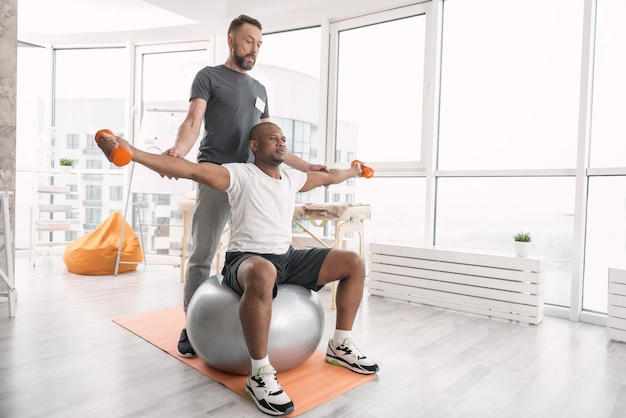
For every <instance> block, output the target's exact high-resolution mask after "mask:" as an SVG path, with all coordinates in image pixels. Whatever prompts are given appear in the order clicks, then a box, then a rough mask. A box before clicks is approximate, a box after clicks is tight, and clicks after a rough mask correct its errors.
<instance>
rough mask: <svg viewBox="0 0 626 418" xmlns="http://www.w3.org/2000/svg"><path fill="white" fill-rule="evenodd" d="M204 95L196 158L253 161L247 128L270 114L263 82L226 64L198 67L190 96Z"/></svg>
mask: <svg viewBox="0 0 626 418" xmlns="http://www.w3.org/2000/svg"><path fill="white" fill-rule="evenodd" d="M196 98H200V99H204V100H206V102H207V109H206V113H205V115H204V127H205V128H204V129H205V130H204V137H203V138H202V142H200V148H199V153H198V162H209V161H210V162H213V163H217V164H223V163H232V162H236V163H245V162H252V161H254V156H253V155H252V151H251V150H250V144H249V136H250V129H252V127H253V126H254V125H256V124H257V123H259V121H260V120H261V119H265V118H269V107H268V104H267V92H266V91H265V87H264V86H263V84H261V83H260V82H258V81H257V80H255V79H254V78H252V77H250V76H249V75H247V74H242V73H239V72H237V71H233V70H231V69H230V68H228V67H226V66H225V65H218V66H217V67H205V68H203V69H201V70H200V71H198V73H197V74H196V77H195V78H194V80H193V83H192V85H191V99H196Z"/></svg>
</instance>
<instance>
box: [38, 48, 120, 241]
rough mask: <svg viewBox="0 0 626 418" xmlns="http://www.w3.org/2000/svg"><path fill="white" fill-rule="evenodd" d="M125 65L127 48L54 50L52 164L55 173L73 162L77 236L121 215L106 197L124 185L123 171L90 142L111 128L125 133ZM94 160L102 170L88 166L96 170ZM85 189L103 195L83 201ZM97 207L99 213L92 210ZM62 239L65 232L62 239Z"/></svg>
mask: <svg viewBox="0 0 626 418" xmlns="http://www.w3.org/2000/svg"><path fill="white" fill-rule="evenodd" d="M97 63H106V65H98V64H97ZM127 63H128V51H127V50H126V49H125V48H96V49H64V50H56V51H55V72H54V74H55V80H54V92H55V97H54V103H53V104H54V119H53V125H54V137H53V139H52V152H51V155H52V164H51V165H52V166H53V167H54V168H55V169H56V168H57V167H58V164H59V159H60V158H69V159H71V160H73V161H74V173H75V175H74V176H73V177H71V179H72V180H71V182H70V181H69V180H68V181H67V183H68V185H69V186H70V187H71V188H72V192H73V193H75V195H76V196H75V197H74V198H75V199H76V200H77V201H78V202H77V204H76V205H75V206H77V207H78V208H79V212H80V215H79V219H80V220H81V231H80V232H79V234H78V235H81V234H82V233H88V232H90V231H92V230H93V229H95V228H96V227H97V226H98V225H100V223H102V221H103V220H104V219H105V218H107V217H108V216H109V214H110V213H111V212H112V211H120V212H122V211H123V205H122V202H120V201H112V200H111V199H110V198H109V190H110V189H111V187H110V186H120V187H121V186H123V185H124V176H123V173H124V171H123V170H121V169H120V168H117V167H115V166H113V165H112V164H110V163H109V162H108V160H107V159H106V158H105V157H104V155H102V153H101V152H100V150H99V149H98V148H97V147H96V144H95V142H94V140H93V138H94V134H95V133H96V132H97V131H98V130H99V129H110V130H111V131H113V132H115V133H116V134H118V135H122V136H124V135H125V134H126V132H125V123H126V113H125V112H126V109H127V102H126V98H127V96H128V85H129V68H128V65H127ZM76 141H78V146H77V147H76V144H75V143H76ZM96 161H101V162H102V167H104V169H103V170H92V169H90V168H87V167H93V166H95V165H96V164H95V162H96ZM96 166H97V165H96ZM77 169H78V171H76V170H77ZM105 173H106V175H105ZM66 177H67V175H66ZM60 181H65V180H64V178H62V177H59V176H53V177H52V178H51V179H50V180H49V182H60ZM88 189H90V190H95V189H98V190H101V191H102V193H101V194H100V195H99V198H95V199H91V198H88V197H87V196H88V194H87V192H86V191H87V190H88ZM95 208H98V209H99V210H98V211H93V210H92V209H95ZM88 213H89V214H92V213H98V214H99V216H97V217H96V216H91V215H89V216H88ZM66 237H67V235H65V234H64V238H63V239H65V238H66Z"/></svg>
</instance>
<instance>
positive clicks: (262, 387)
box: [246, 365, 294, 415]
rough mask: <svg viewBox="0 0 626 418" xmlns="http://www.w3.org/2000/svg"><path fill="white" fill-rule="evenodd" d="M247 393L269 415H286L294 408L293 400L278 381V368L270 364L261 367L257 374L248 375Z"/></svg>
mask: <svg viewBox="0 0 626 418" xmlns="http://www.w3.org/2000/svg"><path fill="white" fill-rule="evenodd" d="M246 395H248V397H250V399H252V400H253V401H254V403H256V406H257V407H258V408H259V409H260V410H261V411H263V412H265V413H266V414H269V415H285V414H288V413H290V412H293V409H294V407H293V402H292V401H291V399H290V398H289V396H287V394H286V393H285V392H284V391H283V388H282V387H281V386H280V383H278V379H277V378H276V370H274V368H273V367H272V366H270V365H267V366H263V367H261V368H259V371H258V373H257V374H256V375H254V376H252V375H250V376H248V380H247V382H246Z"/></svg>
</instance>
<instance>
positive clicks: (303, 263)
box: [222, 247, 330, 297]
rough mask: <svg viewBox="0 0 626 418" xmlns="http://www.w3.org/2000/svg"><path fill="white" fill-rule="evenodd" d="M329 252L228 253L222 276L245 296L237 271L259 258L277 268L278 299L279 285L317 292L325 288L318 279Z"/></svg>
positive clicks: (324, 250)
mask: <svg viewBox="0 0 626 418" xmlns="http://www.w3.org/2000/svg"><path fill="white" fill-rule="evenodd" d="M329 251H330V248H311V249H306V250H296V249H294V248H293V247H289V250H288V251H287V252H286V253H285V254H257V253H246V252H232V251H231V252H227V253H226V262H225V263H224V268H223V269H222V275H223V276H224V281H225V282H226V283H228V285H229V286H230V287H231V288H232V289H233V290H234V291H235V292H237V293H239V294H240V295H241V294H243V289H242V288H241V286H239V282H237V269H238V268H239V265H240V264H241V263H242V262H243V261H244V260H245V259H246V258H250V257H253V256H259V257H263V258H264V259H266V260H268V261H270V262H272V264H274V266H275V267H276V283H275V284H274V297H276V292H277V291H278V285H281V284H287V283H289V284H298V285H300V286H304V287H306V288H307V289H311V290H314V291H316V292H317V291H318V290H320V289H321V288H322V287H324V286H318V285H317V279H318V277H319V273H320V269H321V268H322V264H323V263H324V260H325V259H326V255H327V254H328V252H329Z"/></svg>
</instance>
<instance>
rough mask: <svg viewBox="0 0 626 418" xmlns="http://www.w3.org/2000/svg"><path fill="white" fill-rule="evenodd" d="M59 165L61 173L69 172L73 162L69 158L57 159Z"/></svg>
mask: <svg viewBox="0 0 626 418" xmlns="http://www.w3.org/2000/svg"><path fill="white" fill-rule="evenodd" d="M59 165H60V166H61V171H63V172H69V171H70V170H71V169H72V166H73V165H74V160H72V159H71V158H59Z"/></svg>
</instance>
